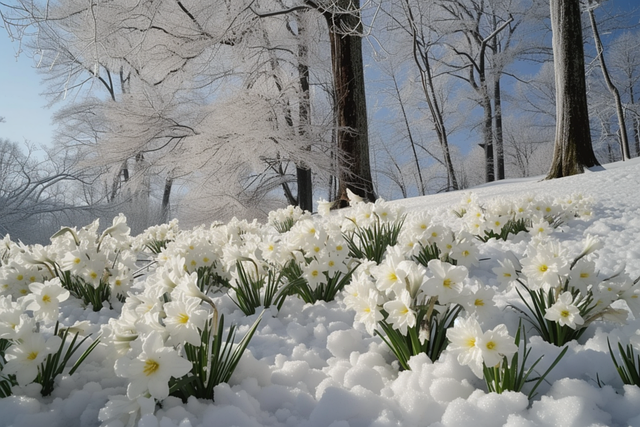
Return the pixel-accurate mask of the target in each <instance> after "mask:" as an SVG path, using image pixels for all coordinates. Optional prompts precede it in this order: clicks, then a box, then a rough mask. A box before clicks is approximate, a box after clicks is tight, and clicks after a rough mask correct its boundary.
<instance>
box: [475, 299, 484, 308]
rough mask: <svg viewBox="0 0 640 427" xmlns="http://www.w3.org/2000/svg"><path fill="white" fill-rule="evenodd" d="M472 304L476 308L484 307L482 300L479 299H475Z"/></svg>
mask: <svg viewBox="0 0 640 427" xmlns="http://www.w3.org/2000/svg"><path fill="white" fill-rule="evenodd" d="M474 304H475V305H476V306H480V307H482V306H484V300H481V299H480V298H477V299H476V300H475V302H474Z"/></svg>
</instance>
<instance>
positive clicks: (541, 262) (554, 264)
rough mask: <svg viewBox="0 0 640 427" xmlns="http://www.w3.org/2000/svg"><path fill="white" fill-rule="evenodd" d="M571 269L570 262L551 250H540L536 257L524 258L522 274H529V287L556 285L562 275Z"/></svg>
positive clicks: (534, 288) (537, 287)
mask: <svg viewBox="0 0 640 427" xmlns="http://www.w3.org/2000/svg"><path fill="white" fill-rule="evenodd" d="M568 270H569V264H568V263H567V262H566V260H564V259H563V258H561V257H558V256H555V255H554V254H553V253H551V252H547V251H542V252H538V253H537V254H536V255H535V256H534V257H528V258H523V259H522V274H524V275H525V276H527V280H528V282H529V288H531V289H533V290H536V289H539V288H540V287H549V286H550V287H555V286H557V285H558V283H559V280H560V277H563V276H564V275H565V274H566V273H567V272H568Z"/></svg>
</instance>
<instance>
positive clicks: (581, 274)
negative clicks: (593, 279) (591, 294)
mask: <svg viewBox="0 0 640 427" xmlns="http://www.w3.org/2000/svg"><path fill="white" fill-rule="evenodd" d="M589 276H590V275H589V273H580V278H581V279H586V278H587V277H589Z"/></svg>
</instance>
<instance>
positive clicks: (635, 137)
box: [629, 85, 640, 156]
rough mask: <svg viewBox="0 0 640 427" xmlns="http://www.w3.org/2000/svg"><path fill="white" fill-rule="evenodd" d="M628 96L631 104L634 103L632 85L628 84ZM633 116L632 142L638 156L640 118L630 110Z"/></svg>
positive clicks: (639, 151) (639, 148) (639, 153)
mask: <svg viewBox="0 0 640 427" xmlns="http://www.w3.org/2000/svg"><path fill="white" fill-rule="evenodd" d="M629 97H630V98H631V105H635V103H636V101H635V96H634V95H633V85H630V86H629ZM632 114H633V117H632V119H631V123H633V142H634V148H635V149H636V156H640V120H638V114H637V113H636V112H635V110H632Z"/></svg>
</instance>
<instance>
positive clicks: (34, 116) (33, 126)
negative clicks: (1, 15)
mask: <svg viewBox="0 0 640 427" xmlns="http://www.w3.org/2000/svg"><path fill="white" fill-rule="evenodd" d="M18 48H19V46H18V43H17V42H14V43H12V42H11V40H10V39H9V37H8V36H7V33H6V32H5V30H4V29H3V28H0V58H1V61H2V67H0V117H4V119H5V122H4V123H0V138H4V139H9V140H10V141H13V142H19V143H24V142H26V141H29V142H31V143H34V144H36V145H45V144H49V143H50V142H51V138H52V134H53V129H54V128H53V126H52V124H51V115H52V113H53V110H52V109H47V108H45V106H46V104H47V101H46V99H45V98H44V97H42V96H40V93H41V92H42V91H43V87H42V86H41V84H40V76H39V75H38V73H37V72H36V69H35V67H34V62H33V60H32V59H31V58H29V57H28V56H27V55H26V54H24V53H22V54H21V55H20V56H19V57H18V58H17V59H16V52H17V50H18Z"/></svg>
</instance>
